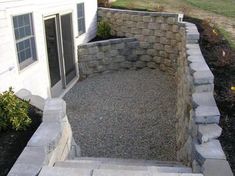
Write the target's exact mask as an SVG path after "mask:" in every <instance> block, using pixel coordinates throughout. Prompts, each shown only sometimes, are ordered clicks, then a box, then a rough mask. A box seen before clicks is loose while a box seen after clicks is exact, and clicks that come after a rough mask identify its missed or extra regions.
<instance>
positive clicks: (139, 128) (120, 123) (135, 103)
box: [64, 69, 176, 161]
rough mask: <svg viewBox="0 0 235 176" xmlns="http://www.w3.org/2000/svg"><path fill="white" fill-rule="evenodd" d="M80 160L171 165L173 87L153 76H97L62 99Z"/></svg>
mask: <svg viewBox="0 0 235 176" xmlns="http://www.w3.org/2000/svg"><path fill="white" fill-rule="evenodd" d="M64 99H65V101H66V103H67V115H68V118H69V121H70V123H71V126H72V130H73V135H74V138H75V141H76V142H77V144H78V145H79V146H80V148H81V155H82V156H87V157H110V158H132V159H157V160H172V161H173V160H175V159H176V148H175V146H176V130H175V111H176V107H175V104H176V85H175V82H174V81H173V79H172V78H171V77H170V76H169V75H167V74H166V73H164V72H161V71H159V70H157V69H156V70H151V69H142V70H137V71H135V70H130V71H119V72H114V73H106V74H100V75H97V76H94V77H90V78H87V79H85V80H83V81H80V82H78V83H77V84H76V85H75V86H74V87H73V88H72V89H71V90H70V91H69V92H68V93H67V94H66V95H65V97H64Z"/></svg>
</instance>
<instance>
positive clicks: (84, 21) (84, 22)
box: [77, 2, 86, 36]
mask: <svg viewBox="0 0 235 176" xmlns="http://www.w3.org/2000/svg"><path fill="white" fill-rule="evenodd" d="M79 5H82V7H83V16H81V17H79V16H78V11H79V9H78V6H79ZM80 20H83V24H84V26H82V28H83V29H84V31H82V32H80V31H81V30H80V26H79V21H80ZM77 23H78V36H81V35H82V34H84V33H86V17H85V3H84V2H82V3H78V4H77Z"/></svg>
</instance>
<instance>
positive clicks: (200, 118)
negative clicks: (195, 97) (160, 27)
mask: <svg viewBox="0 0 235 176" xmlns="http://www.w3.org/2000/svg"><path fill="white" fill-rule="evenodd" d="M219 121H220V112H219V109H218V107H217V106H198V107H197V108H196V109H195V122H196V123H202V124H210V123H217V124H219Z"/></svg>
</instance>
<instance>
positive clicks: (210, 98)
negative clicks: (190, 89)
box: [192, 92, 216, 106]
mask: <svg viewBox="0 0 235 176" xmlns="http://www.w3.org/2000/svg"><path fill="white" fill-rule="evenodd" d="M192 100H193V103H194V105H195V106H216V102H215V99H214V95H213V92H203V93H193V94H192Z"/></svg>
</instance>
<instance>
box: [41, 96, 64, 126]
mask: <svg viewBox="0 0 235 176" xmlns="http://www.w3.org/2000/svg"><path fill="white" fill-rule="evenodd" d="M65 116H66V103H65V101H64V100H62V99H60V98H53V99H48V100H46V103H45V106H44V111H43V121H45V122H46V121H61V120H64V117H65Z"/></svg>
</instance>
